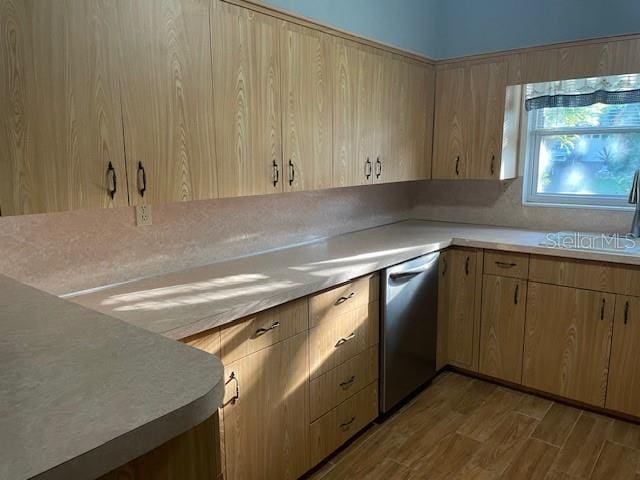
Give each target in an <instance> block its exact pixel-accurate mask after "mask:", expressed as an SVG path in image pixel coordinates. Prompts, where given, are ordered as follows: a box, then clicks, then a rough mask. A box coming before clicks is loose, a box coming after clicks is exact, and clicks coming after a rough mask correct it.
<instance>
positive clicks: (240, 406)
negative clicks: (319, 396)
mask: <svg viewBox="0 0 640 480" xmlns="http://www.w3.org/2000/svg"><path fill="white" fill-rule="evenodd" d="M308 355H309V351H308V333H307V332H304V333H301V334H299V335H297V336H295V337H292V338H289V339H288V340H285V341H283V342H280V343H278V344H276V345H273V346H271V347H268V348H265V349H263V350H260V351H258V352H256V353H253V354H251V355H248V356H246V357H244V358H242V359H241V360H238V361H237V362H233V363H231V364H229V365H226V369H225V371H226V373H227V375H228V376H229V375H231V374H232V373H233V374H234V375H235V376H236V378H237V379H238V388H239V390H238V391H239V398H238V399H237V400H236V401H235V402H231V401H230V400H231V399H232V398H233V397H234V395H235V393H236V389H235V382H234V381H231V382H227V392H226V395H225V404H224V408H223V412H224V429H225V454H226V475H227V479H229V480H237V479H263V478H280V479H296V478H298V477H299V476H300V475H302V474H303V473H304V472H305V471H306V470H307V469H308V468H309V451H308V439H309V437H308V432H309V382H308V376H309V357H308Z"/></svg>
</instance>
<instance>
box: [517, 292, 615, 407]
mask: <svg viewBox="0 0 640 480" xmlns="http://www.w3.org/2000/svg"><path fill="white" fill-rule="evenodd" d="M614 303H615V297H614V296H613V295H611V294H607V293H599V292H591V291H587V290H578V289H574V288H567V287H559V286H555V285H544V284H540V283H533V282H529V289H528V298H527V313H526V328H525V342H524V360H523V369H522V383H523V385H525V386H528V387H531V388H535V389H538V390H541V391H545V392H549V393H552V394H555V395H561V396H563V397H567V398H570V399H573V400H578V401H580V402H584V403H586V404H590V405H596V406H600V407H603V406H604V404H605V393H606V388H607V377H608V370H609V356H610V352H611V331H612V326H613V312H614Z"/></svg>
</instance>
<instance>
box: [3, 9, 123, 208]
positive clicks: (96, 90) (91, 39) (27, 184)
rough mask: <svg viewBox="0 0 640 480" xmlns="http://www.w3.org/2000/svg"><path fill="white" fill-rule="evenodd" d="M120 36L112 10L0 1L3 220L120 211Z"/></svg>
mask: <svg viewBox="0 0 640 480" xmlns="http://www.w3.org/2000/svg"><path fill="white" fill-rule="evenodd" d="M118 35H119V32H118V17H117V10H116V8H115V5H114V4H113V3H112V2H109V1H103V0H69V1H66V2H51V1H42V0H25V1H18V2H14V1H0V37H1V38H2V39H3V40H2V41H1V42H0V58H2V62H0V214H1V215H18V214H30V213H47V212H57V211H63V210H72V209H79V208H99V207H111V206H122V205H127V203H128V198H127V185H126V173H125V170H124V166H125V161H124V144H123V136H122V114H121V110H120V88H119V83H118V82H119V79H118V72H119V71H120V63H119V59H118V48H117V38H118ZM109 164H111V166H112V167H113V173H109ZM113 174H115V177H116V178H115V179H116V181H115V186H116V191H115V194H114V195H113V198H111V195H110V193H109V191H110V185H111V186H113Z"/></svg>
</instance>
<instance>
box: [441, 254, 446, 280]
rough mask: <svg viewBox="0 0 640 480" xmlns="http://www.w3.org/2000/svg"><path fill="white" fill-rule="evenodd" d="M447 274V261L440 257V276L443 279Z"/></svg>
mask: <svg viewBox="0 0 640 480" xmlns="http://www.w3.org/2000/svg"><path fill="white" fill-rule="evenodd" d="M446 274H447V259H446V257H442V276H443V277H444V276H445V275H446Z"/></svg>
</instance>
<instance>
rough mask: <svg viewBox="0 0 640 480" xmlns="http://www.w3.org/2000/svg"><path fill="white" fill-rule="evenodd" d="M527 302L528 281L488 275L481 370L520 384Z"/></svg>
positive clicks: (482, 334)
mask: <svg viewBox="0 0 640 480" xmlns="http://www.w3.org/2000/svg"><path fill="white" fill-rule="evenodd" d="M526 301H527V281H526V280H519V279H516V278H508V277H499V276H495V275H485V276H484V281H483V287H482V320H481V323H480V366H479V371H480V373H482V374H484V375H489V376H491V377H495V378H499V379H501V380H506V381H508V382H512V383H520V381H521V376H522V342H523V339H524V323H525V306H526Z"/></svg>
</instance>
